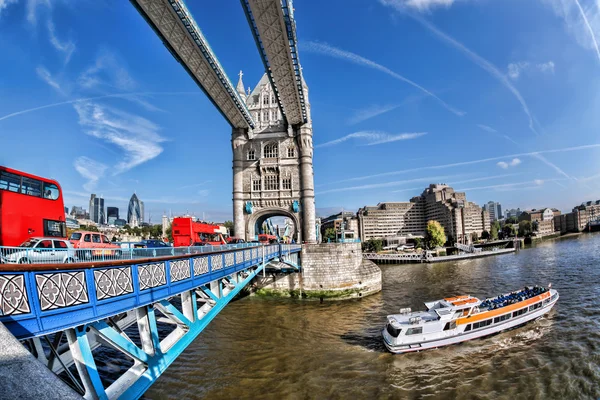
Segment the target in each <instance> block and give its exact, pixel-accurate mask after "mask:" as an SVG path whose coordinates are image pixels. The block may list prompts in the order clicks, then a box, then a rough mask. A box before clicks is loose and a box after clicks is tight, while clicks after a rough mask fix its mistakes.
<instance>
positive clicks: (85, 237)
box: [83, 233, 92, 242]
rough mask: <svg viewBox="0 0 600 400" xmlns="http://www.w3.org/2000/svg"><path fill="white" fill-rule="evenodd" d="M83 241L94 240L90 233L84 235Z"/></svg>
mask: <svg viewBox="0 0 600 400" xmlns="http://www.w3.org/2000/svg"><path fill="white" fill-rule="evenodd" d="M83 241H84V242H91V241H92V239H91V237H90V235H89V233H88V234H87V235H85V236H84V237H83Z"/></svg>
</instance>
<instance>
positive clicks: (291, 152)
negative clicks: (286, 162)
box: [287, 146, 296, 158]
mask: <svg viewBox="0 0 600 400" xmlns="http://www.w3.org/2000/svg"><path fill="white" fill-rule="evenodd" d="M287 150H288V154H287V156H288V157H289V158H293V157H295V156H296V150H295V149H294V146H290V147H288V149H287Z"/></svg>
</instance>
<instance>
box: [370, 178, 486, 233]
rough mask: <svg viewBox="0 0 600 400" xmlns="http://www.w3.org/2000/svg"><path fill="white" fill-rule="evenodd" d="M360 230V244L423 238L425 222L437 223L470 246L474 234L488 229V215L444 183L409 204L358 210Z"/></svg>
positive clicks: (426, 190)
mask: <svg viewBox="0 0 600 400" xmlns="http://www.w3.org/2000/svg"><path fill="white" fill-rule="evenodd" d="M358 220H359V231H360V237H361V239H362V240H363V241H366V240H369V239H371V238H384V237H389V236H404V237H407V236H421V237H422V236H424V235H425V230H426V228H427V222H428V221H430V220H435V221H438V222H439V223H440V224H441V225H442V226H443V227H444V231H445V233H446V236H452V238H453V239H454V240H456V241H457V242H460V243H469V242H470V241H471V235H472V234H473V233H475V234H477V236H481V233H482V232H483V231H484V230H489V228H490V223H489V216H488V213H487V212H485V211H483V210H482V209H481V207H479V206H478V205H476V204H475V203H472V202H469V201H467V199H466V195H465V193H461V192H455V191H454V189H452V188H451V187H450V186H447V185H444V184H431V185H429V187H428V188H427V189H425V190H424V191H423V193H422V194H421V195H420V196H417V197H413V198H412V199H411V200H410V202H394V203H379V204H378V205H377V206H375V207H367V206H365V207H363V208H361V209H359V210H358Z"/></svg>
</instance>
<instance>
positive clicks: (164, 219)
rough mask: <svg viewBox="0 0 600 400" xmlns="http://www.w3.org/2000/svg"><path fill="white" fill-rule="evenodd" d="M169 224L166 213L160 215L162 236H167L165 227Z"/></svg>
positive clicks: (167, 227)
mask: <svg viewBox="0 0 600 400" xmlns="http://www.w3.org/2000/svg"><path fill="white" fill-rule="evenodd" d="M169 226H171V222H170V221H169V217H167V215H166V214H163V216H162V237H164V238H165V237H167V229H169Z"/></svg>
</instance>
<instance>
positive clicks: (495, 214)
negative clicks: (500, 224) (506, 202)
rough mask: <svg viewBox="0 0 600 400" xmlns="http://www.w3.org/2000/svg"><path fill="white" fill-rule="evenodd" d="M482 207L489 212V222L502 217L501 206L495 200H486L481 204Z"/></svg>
mask: <svg viewBox="0 0 600 400" xmlns="http://www.w3.org/2000/svg"><path fill="white" fill-rule="evenodd" d="M483 209H484V210H485V211H487V212H488V213H489V214H490V222H494V221H497V220H500V219H502V218H503V217H502V206H501V205H500V203H497V202H495V201H488V202H487V204H484V205H483Z"/></svg>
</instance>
